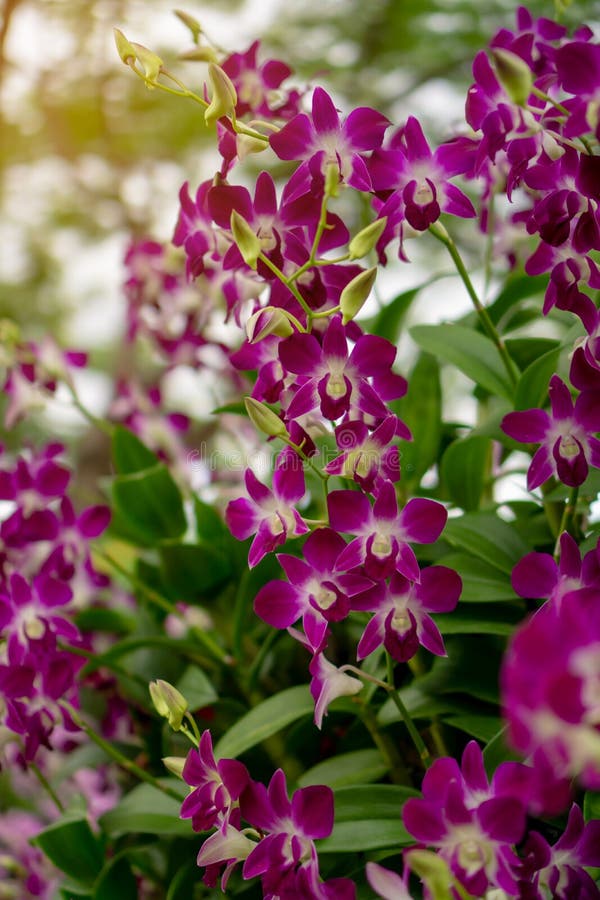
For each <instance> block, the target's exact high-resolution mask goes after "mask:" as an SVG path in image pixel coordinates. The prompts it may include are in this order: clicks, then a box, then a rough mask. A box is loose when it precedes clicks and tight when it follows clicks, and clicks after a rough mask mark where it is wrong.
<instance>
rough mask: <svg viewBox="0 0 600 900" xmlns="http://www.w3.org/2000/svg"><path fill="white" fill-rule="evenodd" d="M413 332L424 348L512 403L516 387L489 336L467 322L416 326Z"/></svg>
mask: <svg viewBox="0 0 600 900" xmlns="http://www.w3.org/2000/svg"><path fill="white" fill-rule="evenodd" d="M410 334H411V337H412V338H413V340H414V341H416V343H417V344H418V345H419V346H420V347H422V348H423V350H427V352H428V353H432V354H433V355H434V356H437V357H438V359H442V360H444V362H448V363H451V364H452V365H454V366H456V368H457V369H460V371H461V372H463V374H465V375H466V376H467V378H470V379H471V380H472V381H474V382H475V384H478V385H481V387H483V388H485V390H486V391H489V392H490V393H491V394H496V395H497V396H498V397H503V398H504V399H505V400H509V401H511V402H512V397H513V392H514V391H513V386H512V384H511V381H510V379H509V378H508V375H507V373H506V370H505V368H504V364H503V362H502V358H501V356H500V354H499V353H498V350H497V348H496V347H495V346H494V344H493V343H492V341H491V340H490V339H489V338H488V337H486V336H485V335H483V334H480V333H479V332H478V331H474V330H473V329H472V328H465V327H464V325H416V326H414V327H413V328H411V329H410ZM516 371H517V370H516V367H515V372H516Z"/></svg>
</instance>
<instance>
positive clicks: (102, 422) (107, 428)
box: [66, 382, 114, 438]
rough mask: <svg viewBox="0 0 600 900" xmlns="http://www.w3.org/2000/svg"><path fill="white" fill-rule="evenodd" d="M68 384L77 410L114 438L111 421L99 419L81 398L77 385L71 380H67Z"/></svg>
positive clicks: (88, 420) (94, 425)
mask: <svg viewBox="0 0 600 900" xmlns="http://www.w3.org/2000/svg"><path fill="white" fill-rule="evenodd" d="M66 385H67V387H68V389H69V392H70V394H71V399H72V400H73V406H74V407H75V409H77V411H78V412H80V413H81V415H82V416H83V418H84V419H85V420H86V421H87V422H89V423H90V425H93V427H94V428H97V429H98V431H102V432H103V433H104V434H106V435H108V437H110V438H112V436H113V430H114V429H113V426H112V425H111V424H110V422H106V421H105V420H104V419H99V418H98V417H97V416H95V415H94V414H93V413H91V412H90V411H89V409H87V408H86V407H85V406H84V405H83V403H82V402H81V400H80V399H79V395H78V393H77V391H76V390H75V386H74V385H73V384H70V383H69V382H66Z"/></svg>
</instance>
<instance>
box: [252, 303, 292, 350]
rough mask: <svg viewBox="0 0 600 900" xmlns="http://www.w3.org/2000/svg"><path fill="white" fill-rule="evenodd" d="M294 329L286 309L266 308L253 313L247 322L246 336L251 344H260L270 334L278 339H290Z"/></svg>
mask: <svg viewBox="0 0 600 900" xmlns="http://www.w3.org/2000/svg"><path fill="white" fill-rule="evenodd" d="M293 333H294V327H293V325H292V323H291V322H290V320H289V318H288V315H287V313H286V311H285V310H284V309H279V308H278V307H276V306H266V307H265V308H264V309H259V310H258V311H257V312H255V313H253V314H252V315H251V316H250V318H249V319H248V321H247V322H246V336H247V338H248V340H249V341H250V343H251V344H258V342H259V341H262V340H263V338H266V337H267V335H269V334H276V335H277V337H289V336H290V335H291V334H293Z"/></svg>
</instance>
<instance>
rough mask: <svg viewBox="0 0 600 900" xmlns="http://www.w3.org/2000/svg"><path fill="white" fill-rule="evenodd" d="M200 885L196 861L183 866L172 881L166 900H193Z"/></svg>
mask: <svg viewBox="0 0 600 900" xmlns="http://www.w3.org/2000/svg"><path fill="white" fill-rule="evenodd" d="M197 884H198V866H197V865H196V862H195V860H194V861H192V862H189V863H187V864H186V865H185V866H183V867H182V868H181V869H180V870H179V872H178V873H177V875H176V876H175V878H173V879H172V881H171V883H170V885H169V890H168V891H167V896H166V898H165V900H191V898H192V897H193V896H194V887H195V885H197Z"/></svg>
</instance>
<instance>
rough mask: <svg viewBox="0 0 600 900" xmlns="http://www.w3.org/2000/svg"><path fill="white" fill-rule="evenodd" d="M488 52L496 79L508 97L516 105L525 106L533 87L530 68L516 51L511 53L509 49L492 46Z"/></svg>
mask: <svg viewBox="0 0 600 900" xmlns="http://www.w3.org/2000/svg"><path fill="white" fill-rule="evenodd" d="M490 52H491V54H492V59H493V60H494V65H495V67H496V74H497V76H498V80H499V81H500V84H501V85H502V87H503V88H504V90H505V91H506V93H507V94H508V96H509V98H510V99H511V100H512V102H513V103H516V104H517V105H518V106H526V105H527V99H528V97H529V95H530V93H531V88H532V87H533V75H532V74H531V69H530V68H529V66H528V65H527V63H526V62H525V60H524V59H521V57H520V56H517V54H516V53H511V51H510V50H504V48H502V47H494V49H493V50H491V51H490Z"/></svg>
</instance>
